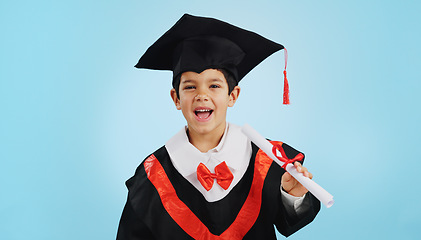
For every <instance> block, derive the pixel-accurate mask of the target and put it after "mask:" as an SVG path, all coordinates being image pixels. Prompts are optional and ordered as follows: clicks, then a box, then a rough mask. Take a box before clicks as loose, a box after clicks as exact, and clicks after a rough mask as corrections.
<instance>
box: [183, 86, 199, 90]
mask: <svg viewBox="0 0 421 240" xmlns="http://www.w3.org/2000/svg"><path fill="white" fill-rule="evenodd" d="M195 88H196V87H195V86H192V85H189V86H185V87H184V88H183V89H185V90H189V89H195Z"/></svg>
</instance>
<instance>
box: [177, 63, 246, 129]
mask: <svg viewBox="0 0 421 240" xmlns="http://www.w3.org/2000/svg"><path fill="white" fill-rule="evenodd" d="M179 90H180V92H179V93H180V96H179V98H177V94H176V93H175V89H172V90H171V97H172V99H173V101H174V103H175V106H176V108H177V109H178V110H181V111H182V112H183V115H184V118H185V119H186V121H187V125H188V127H189V132H191V131H193V132H194V133H195V134H198V135H203V134H222V133H223V131H224V129H225V122H226V115H227V108H228V107H232V106H234V103H235V101H236V100H237V98H238V95H239V93H240V88H239V87H238V86H236V87H235V88H234V90H233V91H232V92H231V93H230V94H229V95H228V94H227V93H228V84H227V81H226V79H225V77H224V74H223V73H222V72H220V71H218V70H216V69H207V70H205V71H203V72H201V73H196V72H184V73H182V75H181V78H180V88H179Z"/></svg>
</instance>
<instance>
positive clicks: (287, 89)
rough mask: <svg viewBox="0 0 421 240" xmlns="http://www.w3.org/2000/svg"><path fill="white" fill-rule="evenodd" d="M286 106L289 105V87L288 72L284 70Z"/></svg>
mask: <svg viewBox="0 0 421 240" xmlns="http://www.w3.org/2000/svg"><path fill="white" fill-rule="evenodd" d="M284 104H289V85H288V79H287V70H284Z"/></svg>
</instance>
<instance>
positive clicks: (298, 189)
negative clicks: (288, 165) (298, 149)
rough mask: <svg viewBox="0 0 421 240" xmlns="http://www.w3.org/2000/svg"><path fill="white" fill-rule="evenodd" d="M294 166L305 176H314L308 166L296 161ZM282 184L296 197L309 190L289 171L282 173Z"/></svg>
mask: <svg viewBox="0 0 421 240" xmlns="http://www.w3.org/2000/svg"><path fill="white" fill-rule="evenodd" d="M294 167H295V169H296V170H297V172H299V173H302V174H303V175H304V176H305V177H308V178H310V179H312V178H313V174H311V173H310V172H309V171H307V168H306V167H303V166H302V165H301V163H299V162H295V163H294ZM281 186H282V188H283V189H284V190H285V191H286V192H287V193H288V194H290V195H292V196H295V197H301V196H303V195H304V194H306V193H307V192H308V190H307V188H305V187H304V186H303V185H302V184H301V183H300V182H298V181H297V180H296V179H295V178H294V177H293V176H292V175H291V174H290V173H289V172H286V173H285V174H284V175H282V180H281Z"/></svg>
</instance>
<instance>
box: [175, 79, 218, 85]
mask: <svg viewBox="0 0 421 240" xmlns="http://www.w3.org/2000/svg"><path fill="white" fill-rule="evenodd" d="M208 82H224V81H223V80H222V79H219V78H213V79H210V80H208ZM187 83H196V80H193V79H185V80H183V81H181V82H180V84H187Z"/></svg>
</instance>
